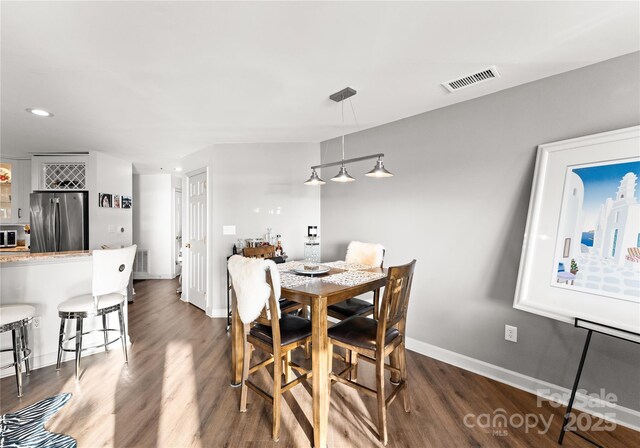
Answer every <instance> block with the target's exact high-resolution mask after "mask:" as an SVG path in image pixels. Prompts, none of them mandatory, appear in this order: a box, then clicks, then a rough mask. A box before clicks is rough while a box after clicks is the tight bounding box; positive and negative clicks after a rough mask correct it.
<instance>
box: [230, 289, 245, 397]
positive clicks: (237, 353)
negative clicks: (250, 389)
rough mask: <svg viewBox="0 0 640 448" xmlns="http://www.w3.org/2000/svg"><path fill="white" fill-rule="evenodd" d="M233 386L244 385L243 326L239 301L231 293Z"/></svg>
mask: <svg viewBox="0 0 640 448" xmlns="http://www.w3.org/2000/svg"><path fill="white" fill-rule="evenodd" d="M231 302H232V309H231V385H232V386H233V387H238V386H240V384H241V383H242V356H243V351H244V347H243V339H242V338H243V336H242V330H243V325H242V322H241V321H240V316H238V300H237V299H236V295H235V293H233V292H232V293H231Z"/></svg>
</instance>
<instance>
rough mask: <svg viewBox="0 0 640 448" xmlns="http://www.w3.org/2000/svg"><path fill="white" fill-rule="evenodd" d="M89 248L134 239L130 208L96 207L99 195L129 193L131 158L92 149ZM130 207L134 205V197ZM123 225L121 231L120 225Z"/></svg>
mask: <svg viewBox="0 0 640 448" xmlns="http://www.w3.org/2000/svg"><path fill="white" fill-rule="evenodd" d="M88 176H89V248H90V249H99V248H100V247H101V246H102V245H107V246H110V247H113V248H116V247H125V246H130V245H131V244H132V241H133V217H132V210H131V209H122V208H103V207H98V194H99V193H109V194H118V195H120V196H122V195H125V196H131V195H132V193H133V189H132V181H133V167H132V164H131V161H129V160H125V159H121V158H118V157H114V156H112V155H109V154H106V153H103V152H98V151H94V152H91V153H90V154H89V173H88ZM133 206H134V207H135V199H134V203H133ZM120 227H122V228H124V232H120V231H119V228H120Z"/></svg>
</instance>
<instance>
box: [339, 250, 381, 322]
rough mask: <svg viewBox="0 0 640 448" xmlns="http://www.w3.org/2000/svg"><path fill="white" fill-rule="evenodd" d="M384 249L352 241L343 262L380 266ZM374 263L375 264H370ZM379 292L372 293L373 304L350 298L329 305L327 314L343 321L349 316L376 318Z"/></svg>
mask: <svg viewBox="0 0 640 448" xmlns="http://www.w3.org/2000/svg"><path fill="white" fill-rule="evenodd" d="M384 254H385V249H384V247H382V245H380V244H373V243H361V242H359V241H352V242H350V243H349V246H348V248H347V256H346V257H345V262H347V263H356V264H364V265H369V266H372V267H373V266H380V267H382V266H383V264H384ZM370 263H375V264H370ZM378 296H379V292H378V291H376V292H374V293H373V303H371V302H368V301H366V300H362V299H358V298H355V297H353V298H350V299H347V300H343V301H342V302H338V303H336V304H333V305H329V307H328V308H327V314H328V315H329V316H330V317H333V318H334V319H338V320H343V319H346V318H348V317H351V316H371V315H373V316H374V318H375V316H376V311H377V308H378V303H377V302H378Z"/></svg>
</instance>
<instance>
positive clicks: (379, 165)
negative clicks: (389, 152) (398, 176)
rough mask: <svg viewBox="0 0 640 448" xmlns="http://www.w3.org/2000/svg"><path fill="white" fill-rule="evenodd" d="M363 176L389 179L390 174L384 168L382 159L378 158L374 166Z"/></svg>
mask: <svg viewBox="0 0 640 448" xmlns="http://www.w3.org/2000/svg"><path fill="white" fill-rule="evenodd" d="M365 176H369V177H391V176H393V174H391V173H390V172H389V171H388V170H387V169H386V168H385V167H384V162H383V161H382V157H378V161H377V162H376V166H375V167H374V168H373V169H372V170H371V171H369V172H368V173H367V174H365Z"/></svg>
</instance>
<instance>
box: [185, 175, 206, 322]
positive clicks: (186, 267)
mask: <svg viewBox="0 0 640 448" xmlns="http://www.w3.org/2000/svg"><path fill="white" fill-rule="evenodd" d="M202 173H206V176H205V179H206V185H205V190H206V202H207V224H206V228H207V242H206V244H205V247H206V259H207V269H206V270H205V276H206V279H205V284H206V288H207V290H206V291H205V294H206V300H205V313H206V314H207V316H210V317H211V275H210V273H209V271H210V270H211V239H212V238H211V235H210V233H211V194H210V192H209V186H210V185H211V182H210V173H209V167H208V166H204V167H201V168H198V169H195V170H192V171H189V172H187V173H186V174H185V176H184V180H183V188H182V279H183V281H184V280H185V279H187V278H188V276H189V270H190V269H191V266H189V257H188V256H186V252H185V251H186V249H187V248H186V244H187V243H186V241H187V238H185V236H184V232H185V229H189V213H188V210H189V207H190V206H191V203H190V201H189V187H190V179H191V177H193V176H196V175H198V174H202ZM185 210H187V213H185ZM185 286H186V284H184V283H183V288H182V294H181V296H180V300H182V301H183V302H187V303H190V302H189V288H188V287H185Z"/></svg>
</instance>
